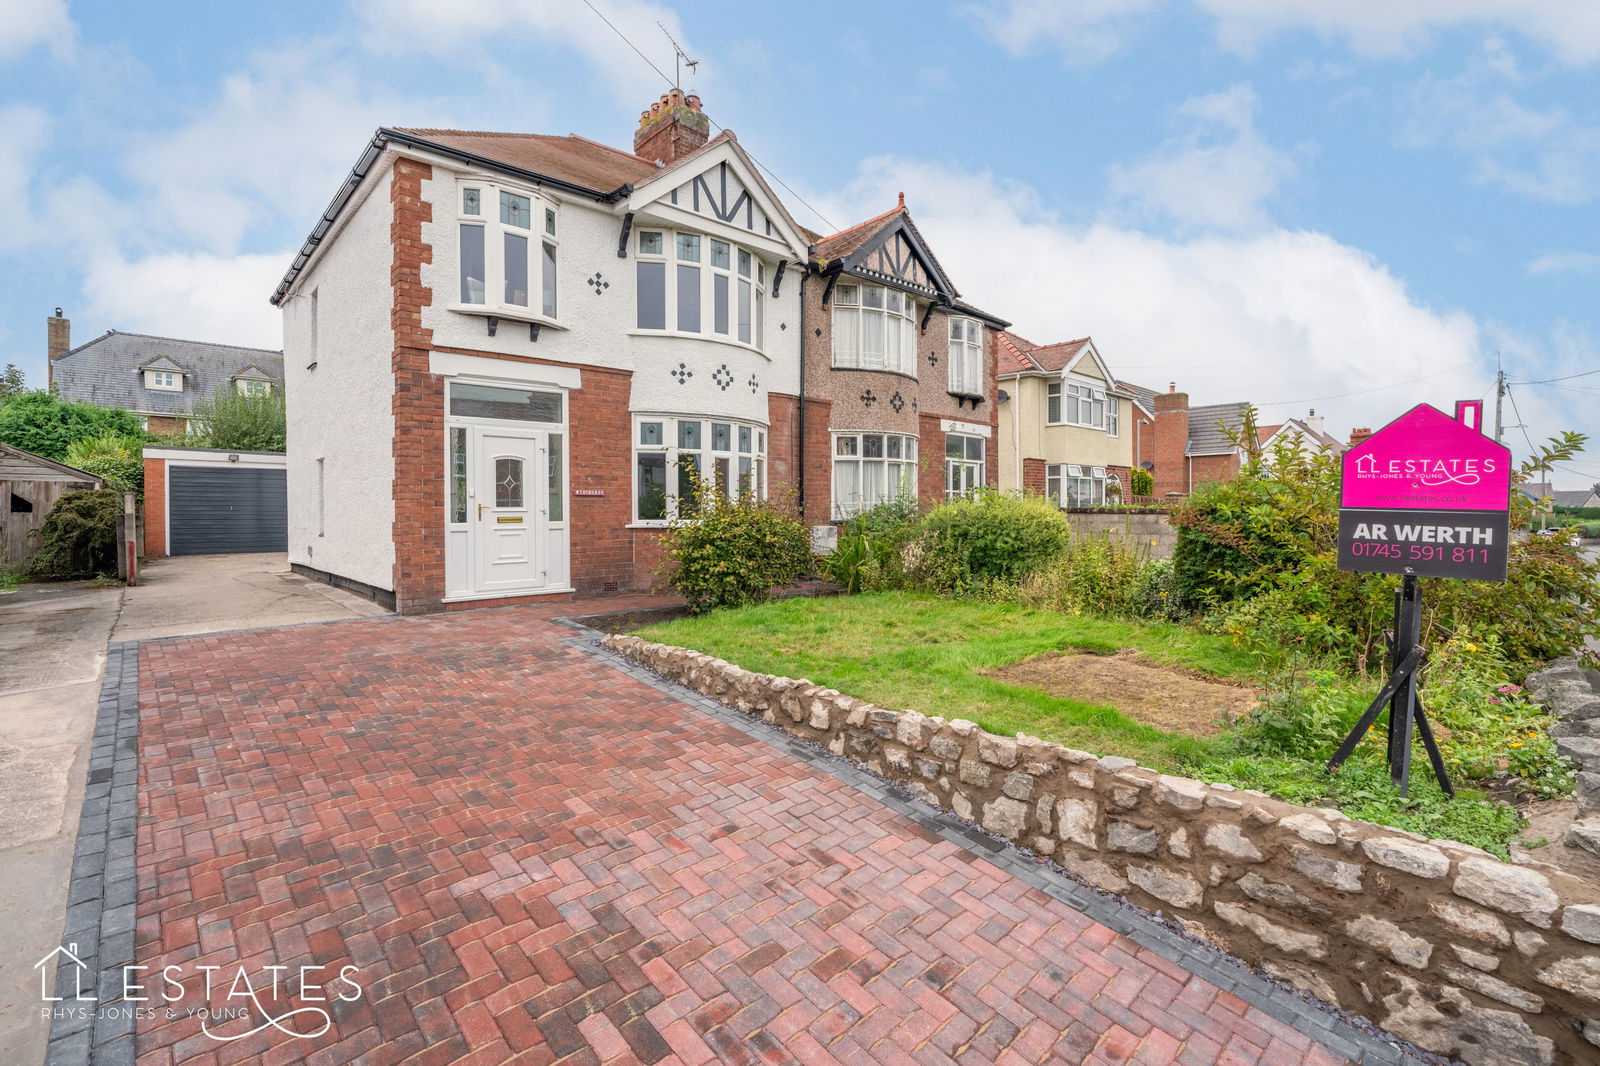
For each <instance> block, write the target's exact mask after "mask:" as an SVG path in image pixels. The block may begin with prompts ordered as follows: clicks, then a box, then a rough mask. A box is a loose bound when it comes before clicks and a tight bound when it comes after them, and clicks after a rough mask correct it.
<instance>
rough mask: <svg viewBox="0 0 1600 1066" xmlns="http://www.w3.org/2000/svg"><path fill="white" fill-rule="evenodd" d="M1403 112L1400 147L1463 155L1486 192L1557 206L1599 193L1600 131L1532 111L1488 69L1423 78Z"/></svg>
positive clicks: (1560, 114)
mask: <svg viewBox="0 0 1600 1066" xmlns="http://www.w3.org/2000/svg"><path fill="white" fill-rule="evenodd" d="M1400 107H1401V127H1400V140H1401V143H1402V144H1406V145H1409V146H1411V147H1416V148H1435V147H1444V148H1450V149H1453V150H1455V151H1457V152H1461V153H1462V154H1464V155H1466V156H1467V157H1468V158H1470V159H1471V160H1472V166H1473V169H1472V172H1471V174H1470V177H1471V178H1472V180H1474V181H1477V182H1479V183H1481V184H1486V185H1497V186H1499V187H1501V188H1503V189H1505V190H1506V191H1508V192H1512V193H1515V194H1517V195H1519V196H1524V197H1527V198H1529V199H1533V200H1543V201H1546V202H1548V203H1555V204H1580V203H1585V202H1587V201H1588V200H1590V199H1592V198H1593V197H1594V195H1595V193H1596V191H1597V177H1596V175H1597V172H1600V126H1595V125H1586V124H1584V123H1582V122H1579V121H1577V120H1575V119H1573V118H1572V116H1570V115H1569V114H1567V112H1566V111H1565V110H1563V109H1562V108H1559V107H1552V108H1549V109H1546V110H1538V109H1535V108H1531V107H1527V106H1525V105H1523V104H1522V103H1519V102H1518V101H1517V100H1515V99H1514V98H1513V97H1512V96H1511V95H1510V94H1509V93H1508V92H1506V91H1505V89H1504V88H1503V86H1502V85H1501V83H1500V82H1499V81H1498V80H1497V79H1495V78H1492V77H1490V76H1488V75H1486V74H1485V73H1484V72H1483V70H1482V69H1475V70H1473V71H1469V72H1468V73H1466V74H1463V75H1462V76H1460V77H1457V78H1447V79H1439V78H1432V77H1427V78H1423V79H1422V80H1421V81H1420V82H1418V83H1417V84H1416V85H1415V86H1414V87H1413V88H1412V89H1411V91H1410V92H1409V93H1408V94H1407V95H1406V96H1405V97H1404V98H1403V99H1402V100H1401V104H1400Z"/></svg>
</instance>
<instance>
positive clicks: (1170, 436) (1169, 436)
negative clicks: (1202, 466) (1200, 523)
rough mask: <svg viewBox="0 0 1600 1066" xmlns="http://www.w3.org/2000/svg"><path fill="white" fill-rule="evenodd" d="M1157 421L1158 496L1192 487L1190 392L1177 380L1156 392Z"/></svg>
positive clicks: (1184, 490) (1155, 444)
mask: <svg viewBox="0 0 1600 1066" xmlns="http://www.w3.org/2000/svg"><path fill="white" fill-rule="evenodd" d="M1155 408H1156V425H1155V432H1154V434H1153V437H1154V441H1155V443H1154V446H1153V447H1152V448H1151V458H1153V459H1154V460H1155V464H1156V467H1155V470H1153V471H1152V473H1153V474H1154V475H1155V479H1156V492H1155V494H1156V495H1157V496H1165V495H1166V494H1167V493H1169V492H1188V491H1189V458H1188V455H1187V452H1188V450H1189V394H1188V393H1187V392H1179V391H1178V384H1177V382H1172V383H1170V384H1168V386H1167V391H1166V392H1165V393H1163V394H1160V395H1157V396H1156V402H1155Z"/></svg>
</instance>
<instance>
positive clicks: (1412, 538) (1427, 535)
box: [1339, 403, 1511, 581]
mask: <svg viewBox="0 0 1600 1066" xmlns="http://www.w3.org/2000/svg"><path fill="white" fill-rule="evenodd" d="M1458 407H1459V409H1460V412H1461V413H1462V414H1465V413H1467V412H1469V411H1480V409H1479V408H1478V406H1477V405H1476V404H1461V405H1458ZM1510 505H1511V452H1510V451H1509V450H1507V449H1506V448H1505V447H1504V446H1502V445H1500V444H1497V443H1496V442H1494V441H1492V440H1490V439H1489V438H1488V437H1485V436H1484V435H1483V434H1482V433H1481V432H1479V431H1478V430H1477V429H1476V428H1474V427H1473V426H1472V425H1469V424H1467V423H1466V422H1464V421H1458V420H1457V419H1454V418H1451V417H1450V416H1449V415H1447V414H1445V413H1444V412H1443V411H1440V410H1438V409H1437V408H1435V407H1430V406H1429V405H1427V404H1425V403H1424V404H1418V405H1417V406H1416V407H1413V408H1412V409H1411V410H1409V411H1407V412H1406V413H1405V414H1403V415H1401V416H1400V417H1399V418H1397V419H1395V420H1394V421H1393V422H1391V423H1389V424H1388V425H1387V426H1384V427H1383V428H1382V429H1380V430H1379V431H1378V432H1376V433H1374V434H1373V435H1372V436H1370V437H1368V438H1367V439H1366V440H1365V441H1363V442H1362V443H1361V444H1359V445H1357V446H1356V447H1354V448H1352V449H1350V450H1349V451H1348V452H1346V453H1345V455H1344V479H1343V482H1342V486H1341V489H1340V499H1339V569H1341V570H1367V571H1375V572H1378V573H1384V574H1410V575H1414V576H1417V577H1454V578H1467V579H1471V580H1477V581H1504V580H1505V579H1506V541H1507V539H1508V537H1509V535H1510V510H1509V509H1510Z"/></svg>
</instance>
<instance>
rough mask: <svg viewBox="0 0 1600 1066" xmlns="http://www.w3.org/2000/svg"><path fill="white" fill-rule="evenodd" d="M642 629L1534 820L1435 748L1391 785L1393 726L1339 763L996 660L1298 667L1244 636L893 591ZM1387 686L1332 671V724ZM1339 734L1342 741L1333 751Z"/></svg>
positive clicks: (874, 686) (1434, 806)
mask: <svg viewBox="0 0 1600 1066" xmlns="http://www.w3.org/2000/svg"><path fill="white" fill-rule="evenodd" d="M638 635H639V636H640V637H643V638H644V639H646V640H653V641H659V642H661V643H664V644H674V645H678V646H681V647H688V648H694V649H696V650H697V651H702V652H705V653H707V654H709V655H714V656H716V657H718V658H720V659H725V660H727V661H728V662H731V663H735V664H737V665H738V666H741V667H744V668H745V669H747V670H754V671H757V672H760V673H769V674H779V675H783V676H786V677H803V678H807V679H809V680H811V681H813V682H815V683H817V684H820V685H826V686H828V687H830V688H835V689H838V690H839V691H840V692H844V693H846V694H848V695H851V696H855V697H858V698H860V699H865V700H869V701H871V702H873V703H876V704H878V705H880V706H883V707H889V708H893V709H896V710H901V709H912V710H916V711H920V712H922V713H923V714H927V715H940V716H942V717H944V718H966V719H968V720H970V721H973V722H976V723H978V725H980V726H982V727H983V728H984V729H986V730H988V731H989V732H991V733H996V734H999V735H1001V736H1010V735H1013V734H1015V733H1017V732H1024V733H1028V734H1030V735H1032V736H1037V737H1040V738H1042V739H1045V740H1050V741H1054V742H1057V743H1060V744H1065V745H1067V746H1069V747H1074V748H1080V749H1082V750H1084V751H1089V752H1093V753H1095V754H1096V755H1123V756H1127V757H1129V758H1132V759H1136V760H1138V762H1139V763H1140V764H1141V765H1143V766H1148V767H1151V768H1152V769H1156V770H1162V771H1165V772H1170V773H1180V774H1185V775H1188V776H1192V777H1198V778H1202V779H1205V780H1208V781H1220V782H1226V783H1228V784H1233V785H1237V786H1239V787H1244V788H1257V789H1260V790H1262V791H1264V792H1270V793H1272V794H1274V795H1277V796H1280V797H1282V798H1284V799H1287V800H1290V801H1292V802H1296V803H1303V804H1309V805H1332V806H1339V807H1342V808H1343V809H1345V810H1346V811H1347V812H1348V813H1349V814H1350V815H1351V816H1352V817H1357V818H1364V819H1368V820H1371V821H1375V822H1380V823H1382V824H1387V825H1394V826H1397V827H1400V828H1404V829H1409V830H1412V831H1415V832H1419V833H1424V834H1426V835H1428V836H1437V837H1449V838H1451V839H1455V840H1460V841H1462V842H1464V843H1469V844H1474V845H1476V846H1478V847H1483V848H1487V849H1489V850H1491V851H1495V852H1497V853H1499V854H1501V855H1504V854H1505V844H1506V842H1507V841H1508V840H1510V839H1511V838H1512V837H1513V836H1514V835H1515V834H1516V831H1517V829H1518V828H1519V827H1520V825H1521V819H1520V817H1519V816H1518V815H1517V813H1516V811H1515V810H1514V809H1512V808H1510V807H1508V806H1505V805H1504V804H1498V803H1489V802H1484V801H1483V799H1482V794H1481V793H1476V792H1472V791H1471V790H1469V789H1464V788H1461V785H1462V782H1460V781H1458V782H1457V788H1458V793H1459V794H1460V795H1459V798H1458V799H1456V800H1454V801H1449V800H1446V799H1445V797H1444V796H1443V794H1442V793H1441V792H1440V791H1439V789H1438V786H1437V785H1436V784H1434V782H1433V781H1432V779H1431V777H1430V776H1429V771H1428V770H1427V766H1426V762H1425V761H1419V762H1418V764H1417V765H1416V766H1415V767H1414V768H1413V772H1412V778H1411V793H1412V795H1411V797H1410V799H1409V800H1401V799H1400V797H1399V796H1398V794H1396V793H1395V792H1394V790H1393V789H1391V788H1390V786H1389V782H1388V777H1387V773H1386V772H1385V769H1384V761H1383V751H1382V748H1383V744H1382V738H1381V736H1377V737H1374V738H1371V739H1369V740H1368V742H1367V743H1365V744H1363V745H1362V747H1361V748H1360V749H1359V750H1358V752H1357V754H1356V756H1355V757H1354V758H1353V759H1352V760H1351V761H1350V762H1349V763H1348V764H1347V765H1346V766H1345V768H1344V769H1342V770H1341V771H1340V772H1339V773H1338V774H1336V775H1333V776H1331V777H1330V776H1329V775H1327V774H1326V773H1324V772H1323V769H1322V764H1321V761H1320V759H1321V758H1325V757H1326V755H1325V754H1322V755H1319V756H1313V757H1260V756H1258V755H1252V754H1248V753H1246V752H1244V751H1242V750H1241V749H1240V747H1239V737H1238V732H1237V731H1225V732H1224V733H1223V734H1222V735H1220V736H1212V737H1197V736H1184V735H1179V734H1174V733H1169V732H1164V731H1162V730H1160V729H1157V728H1155V727H1154V726H1151V725H1146V724H1144V723H1141V722H1137V721H1134V720H1132V719H1130V718H1129V717H1127V716H1126V715H1124V714H1122V713H1121V712H1120V711H1118V710H1117V709H1116V708H1115V707H1114V706H1111V703H1114V702H1115V693H1114V692H1112V693H1108V694H1107V699H1108V702H1107V703H1105V704H1091V703H1080V702H1076V701H1074V700H1070V699H1063V698H1060V697H1057V696H1052V695H1050V694H1048V693H1046V692H1044V691H1042V690H1040V689H1036V688H1031V687H1027V686H1022V685H1013V684H1007V683H1004V682H1002V681H999V680H996V679H994V678H990V677H986V676H984V675H983V674H982V673H980V671H984V670H989V669H993V668H996V667H1001V666H1006V665H1009V664H1012V663H1016V662H1019V661H1021V660H1024V659H1028V658H1031V657H1033V656H1036V655H1042V654H1045V653H1049V652H1058V651H1063V650H1070V649H1081V650H1086V651H1092V652H1098V653H1102V654H1109V653H1112V652H1116V651H1118V650H1120V649H1125V648H1131V649H1134V650H1136V651H1138V652H1140V653H1141V654H1142V655H1143V656H1144V657H1145V658H1146V659H1148V660H1149V661H1152V662H1155V663H1159V664H1162V665H1166V666H1173V667H1179V668H1182V669H1185V670H1191V671H1198V672H1200V673H1204V674H1208V675H1211V676H1213V677H1218V678H1224V679H1231V680H1239V681H1248V682H1253V683H1256V684H1260V685H1263V686H1267V685H1270V684H1272V682H1273V681H1274V679H1275V677H1276V676H1277V674H1278V671H1280V670H1281V669H1282V668H1283V665H1284V664H1283V663H1282V662H1280V661H1278V660H1277V659H1276V658H1275V657H1274V656H1272V655H1271V654H1269V653H1264V652H1249V651H1246V650H1243V649H1242V648H1241V647H1240V646H1238V645H1236V643H1235V642H1234V641H1232V640H1231V639H1230V638H1227V637H1224V636H1218V635H1212V634H1206V633H1201V632H1198V631H1196V630H1194V629H1191V628H1188V627H1185V626H1181V625H1176V624H1168V623H1157V624H1149V623H1138V622H1130V621H1122V620H1117V619H1109V618H1103V617H1095V616H1087V615H1069V614H1062V613H1058V612H1054V611H1044V610H1033V609H1028V608H1023V607H1018V606H1014V605H1009V604H989V603H981V602H975V601H971V600H958V599H949V598H944V597H939V596H932V595H924V594H915V593H904V592H884V593H873V594H868V595H860V596H841V597H835V598H824V599H810V598H799V599H790V600H784V601H781V602H777V603H768V604H762V605H759V606H755V607H746V608H740V609H737V610H722V611H714V612H711V613H710V614H706V615H701V616H699V617H694V618H684V619H680V620H677V621H672V622H667V623H663V624H660V625H655V626H651V627H649V628H646V629H643V630H640V631H639V633H638ZM1375 687H1376V683H1375V682H1374V681H1372V680H1370V679H1368V680H1356V679H1341V680H1339V681H1338V682H1337V683H1336V684H1334V685H1332V686H1331V688H1332V691H1331V692H1330V693H1329V696H1328V697H1325V702H1327V703H1328V705H1329V706H1330V714H1331V716H1332V718H1333V720H1332V721H1330V722H1329V723H1328V728H1329V729H1331V730H1334V731H1342V730H1343V729H1346V728H1348V727H1349V725H1351V724H1353V723H1354V720H1355V718H1356V716H1358V715H1359V714H1360V712H1361V710H1362V709H1363V708H1364V707H1365V705H1366V703H1367V701H1368V700H1370V699H1371V698H1372V696H1373V695H1375V692H1374V691H1373V690H1374V688H1375ZM1340 735H1342V732H1341V734H1340ZM1337 739H1338V737H1337V736H1334V737H1333V740H1332V741H1331V742H1329V743H1328V744H1327V747H1328V753H1331V750H1332V746H1333V744H1334V743H1337ZM1419 748H1420V745H1419ZM1318 750H1319V751H1320V748H1319V749H1318ZM1446 754H1447V755H1448V754H1449V752H1448V751H1447V752H1446ZM1420 758H1421V757H1420V755H1419V759H1420Z"/></svg>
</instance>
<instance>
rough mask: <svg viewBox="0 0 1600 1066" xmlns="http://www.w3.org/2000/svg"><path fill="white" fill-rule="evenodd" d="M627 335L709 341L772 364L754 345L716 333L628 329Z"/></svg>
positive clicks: (770, 358) (765, 354)
mask: <svg viewBox="0 0 1600 1066" xmlns="http://www.w3.org/2000/svg"><path fill="white" fill-rule="evenodd" d="M627 335H628V336H630V337H678V338H681V339H683V340H690V341H710V342H711V343H713V344H725V345H727V346H728V347H730V348H742V349H744V350H745V351H747V352H751V353H753V354H755V355H759V356H760V357H761V358H763V359H765V360H766V361H767V362H769V363H770V362H772V356H770V355H768V354H767V353H766V352H764V351H762V350H761V349H760V348H757V347H756V346H755V345H753V344H746V343H745V342H744V341H741V340H734V339H733V338H732V337H723V336H720V335H718V334H716V333H684V332H682V331H680V330H675V329H630V330H628V331H627Z"/></svg>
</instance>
